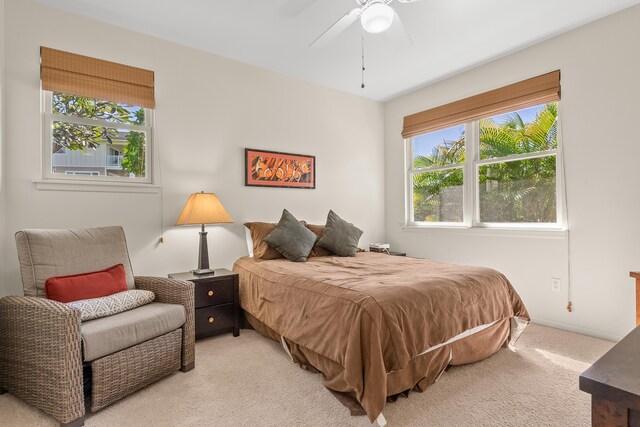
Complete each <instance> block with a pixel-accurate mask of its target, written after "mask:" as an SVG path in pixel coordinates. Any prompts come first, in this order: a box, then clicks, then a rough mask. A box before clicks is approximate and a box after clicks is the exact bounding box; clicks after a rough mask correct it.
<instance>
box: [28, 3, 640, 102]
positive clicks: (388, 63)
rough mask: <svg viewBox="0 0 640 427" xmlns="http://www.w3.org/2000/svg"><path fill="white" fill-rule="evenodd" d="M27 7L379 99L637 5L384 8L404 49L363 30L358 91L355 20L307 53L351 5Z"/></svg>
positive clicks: (417, 5) (398, 5)
mask: <svg viewBox="0 0 640 427" xmlns="http://www.w3.org/2000/svg"><path fill="white" fill-rule="evenodd" d="M37 2H38V3H41V4H45V5H48V6H52V7H56V8H59V9H63V10H67V11H70V12H74V13H78V14H81V15H85V16H87V17H90V18H93V19H97V20H99V21H104V22H107V23H110V24H113V25H117V26H120V27H124V28H128V29H131V30H135V31H138V32H141V33H145V34H149V35H152V36H155V37H159V38H162V39H166V40H170V41H174V42H177V43H180V44H183V45H186V46H190V47H194V48H197V49H201V50H204V51H208V52H211V53H215V54H218V55H221V56H224V57H228V58H232V59H235V60H238V61H241V62H245V63H249V64H253V65H257V66H259V67H263V68H267V69H270V70H274V71H277V72H279V73H283V74H286V75H289V76H294V77H298V78H300V79H303V80H307V81H311V82H314V83H318V84H321V85H324V86H328V87H332V88H335V89H339V90H343V91H346V92H351V93H354V94H357V95H361V96H365V97H368V98H371V99H374V100H380V101H386V100H388V99H391V98H393V97H395V96H398V95H400V94H402V93H405V92H408V91H410V90H412V89H415V88H417V87H421V86H424V85H427V84H429V83H431V82H434V81H436V80H439V79H441V78H443V77H446V76H449V75H452V74H455V73H457V72H460V71H461V70H464V69H468V68H471V67H473V66H476V65H479V64H481V63H484V62H487V61H489V60H491V59H493V58H496V57H499V56H502V55H504V54H507V53H509V52H513V51H515V50H517V49H520V48H523V47H525V46H528V45H531V44H533V43H535V42H538V41H540V40H543V39H545V38H548V37H550V36H553V35H556V34H559V33H561V32H563V31H566V30H569V29H571V28H575V27H577V26H579V25H583V24H585V23H587V22H589V21H592V20H595V19H598V18H600V17H603V16H605V15H608V14H611V13H613V12H616V11H618V10H621V9H624V8H627V7H630V6H632V5H635V4H638V3H640V0H422V1H420V2H417V3H407V4H405V3H400V2H398V1H394V2H393V3H392V6H393V7H394V8H396V10H397V12H398V15H399V16H400V17H401V18H402V21H403V22H404V25H405V27H406V28H407V30H408V32H409V34H410V35H411V37H412V39H413V42H414V43H413V45H412V46H411V47H409V48H408V49H404V50H401V51H397V50H395V49H394V47H393V45H392V44H391V43H390V41H389V40H388V39H387V38H386V37H385V36H384V35H382V34H366V33H365V54H366V67H367V70H366V72H365V84H366V87H365V88H364V89H361V88H360V77H361V76H360V62H361V55H360V50H361V46H360V45H361V31H360V26H359V22H356V23H355V24H354V25H353V26H351V27H350V28H348V29H347V30H346V31H345V32H343V33H342V34H341V35H340V36H338V38H337V39H335V40H334V41H333V42H331V43H330V44H328V45H326V46H325V47H323V48H309V47H308V45H309V43H311V42H312V41H313V40H314V39H315V38H316V37H317V36H318V35H319V34H321V33H322V32H323V31H324V30H325V29H327V28H328V27H329V26H330V25H332V24H333V23H334V22H336V21H337V20H338V19H339V18H340V17H342V16H343V15H344V14H345V13H346V12H347V11H349V10H350V9H352V8H353V7H356V6H357V4H356V2H355V0H136V1H131V0H109V1H103V0H37ZM296 2H297V3H296ZM296 5H298V6H299V7H296ZM305 5H306V6H307V7H304V6H305ZM296 9H298V10H296Z"/></svg>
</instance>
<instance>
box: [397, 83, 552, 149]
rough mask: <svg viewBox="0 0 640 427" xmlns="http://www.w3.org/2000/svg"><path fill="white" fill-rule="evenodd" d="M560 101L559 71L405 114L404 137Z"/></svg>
mask: <svg viewBox="0 0 640 427" xmlns="http://www.w3.org/2000/svg"><path fill="white" fill-rule="evenodd" d="M558 100H560V70H556V71H552V72H550V73H547V74H543V75H541V76H538V77H533V78H531V79H528V80H524V81H521V82H518V83H514V84H510V85H508V86H504V87H501V88H499V89H494V90H491V91H489V92H484V93H481V94H479V95H475V96H471V97H469V98H465V99H462V100H460V101H455V102H451V103H449V104H446V105H441V106H439V107H435V108H431V109H430V110H425V111H421V112H419V113H415V114H412V115H410V116H406V117H405V118H404V126H403V129H402V137H403V138H410V137H412V136H416V135H420V134H423V133H427V132H432V131H434V130H438V129H443V128H446V127H449V126H455V125H459V124H461V123H466V122H469V121H473V120H478V119H480V118H482V117H487V116H493V115H496V114H502V113H508V112H510V111H514V110H519V109H522V108H527V107H532V106H534V105H539V104H544V103H547V102H553V101H558Z"/></svg>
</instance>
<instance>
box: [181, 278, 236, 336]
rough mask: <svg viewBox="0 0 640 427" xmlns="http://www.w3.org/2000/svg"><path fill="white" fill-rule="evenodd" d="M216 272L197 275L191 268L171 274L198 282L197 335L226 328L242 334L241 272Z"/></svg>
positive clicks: (226, 330) (209, 333)
mask: <svg viewBox="0 0 640 427" xmlns="http://www.w3.org/2000/svg"><path fill="white" fill-rule="evenodd" d="M214 271H215V274H205V275H202V276H196V275H195V274H193V273H191V272H190V271H189V272H184V273H171V274H169V277H170V278H172V279H178V280H188V281H189V282H193V284H194V285H195V307H196V321H195V322H196V339H200V338H205V337H211V336H214V335H218V334H223V333H226V332H233V336H234V337H237V336H238V335H240V304H239V298H238V273H234V272H233V271H229V270H227V269H225V268H217V269H215V270H214Z"/></svg>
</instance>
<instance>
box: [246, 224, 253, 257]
mask: <svg viewBox="0 0 640 427" xmlns="http://www.w3.org/2000/svg"><path fill="white" fill-rule="evenodd" d="M244 235H245V237H246V239H247V250H248V251H249V256H250V257H251V258H253V238H252V237H251V230H249V229H248V228H247V227H245V228H244Z"/></svg>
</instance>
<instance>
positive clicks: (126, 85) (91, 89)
mask: <svg viewBox="0 0 640 427" xmlns="http://www.w3.org/2000/svg"><path fill="white" fill-rule="evenodd" d="M40 79H41V80H42V89H43V90H50V91H55V92H63V93H69V94H72V95H78V96H86V97H88V98H97V99H104V100H107V101H113V102H121V103H123V104H131V105H139V106H142V107H146V108H154V106H155V97H154V87H153V71H149V70H144V69H142V68H136V67H130V66H128V65H122V64H117V63H115V62H109V61H103V60H101V59H96V58H91V57H88V56H83V55H77V54H75V53H69V52H64V51H61V50H56V49H50V48H48V47H41V48H40Z"/></svg>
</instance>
